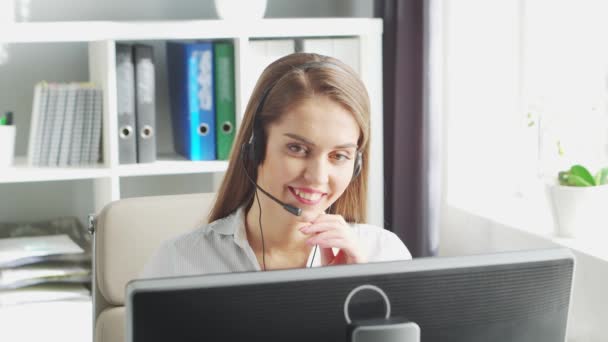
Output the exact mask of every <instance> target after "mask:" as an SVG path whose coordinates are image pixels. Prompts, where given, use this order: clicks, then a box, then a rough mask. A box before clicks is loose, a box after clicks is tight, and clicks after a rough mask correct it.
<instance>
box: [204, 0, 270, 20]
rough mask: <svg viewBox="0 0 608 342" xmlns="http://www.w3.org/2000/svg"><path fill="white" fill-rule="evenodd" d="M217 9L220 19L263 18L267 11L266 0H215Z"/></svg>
mask: <svg viewBox="0 0 608 342" xmlns="http://www.w3.org/2000/svg"><path fill="white" fill-rule="evenodd" d="M214 2H215V11H216V12H217V16H218V17H219V18H220V19H225V20H252V19H261V18H263V17H264V12H266V0H215V1H214Z"/></svg>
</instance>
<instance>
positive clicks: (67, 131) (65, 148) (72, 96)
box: [58, 83, 78, 167]
mask: <svg viewBox="0 0 608 342" xmlns="http://www.w3.org/2000/svg"><path fill="white" fill-rule="evenodd" d="M77 90H78V84H77V83H70V84H69V85H68V86H67V101H66V106H65V118H64V121H63V128H62V130H61V131H62V133H61V144H60V148H59V161H58V165H59V166H60V167H66V166H68V165H69V160H70V148H71V144H72V135H73V133H74V115H75V112H76V99H77V95H78V92H77Z"/></svg>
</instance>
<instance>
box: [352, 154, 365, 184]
mask: <svg viewBox="0 0 608 342" xmlns="http://www.w3.org/2000/svg"><path fill="white" fill-rule="evenodd" d="M361 168H363V155H362V154H361V152H360V151H357V156H356V157H355V168H354V170H353V178H357V176H359V174H360V173H361Z"/></svg>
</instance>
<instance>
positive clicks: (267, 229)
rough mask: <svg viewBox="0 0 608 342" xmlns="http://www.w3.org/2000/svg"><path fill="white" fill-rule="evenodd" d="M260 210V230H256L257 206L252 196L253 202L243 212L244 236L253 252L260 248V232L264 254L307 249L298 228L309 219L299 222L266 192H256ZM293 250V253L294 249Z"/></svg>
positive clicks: (259, 250) (256, 201) (289, 252)
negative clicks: (244, 214) (245, 230)
mask: <svg viewBox="0 0 608 342" xmlns="http://www.w3.org/2000/svg"><path fill="white" fill-rule="evenodd" d="M258 198H259V201H260V206H261V208H262V212H261V215H262V217H261V223H262V231H260V216H259V215H260V207H259V206H258V199H257V198H255V197H254V200H253V204H252V205H251V208H249V210H248V211H247V214H246V227H247V239H248V240H249V244H250V245H251V247H252V249H253V250H254V252H256V253H258V252H259V253H261V252H262V232H263V237H264V250H265V252H266V256H267V257H268V256H269V255H272V254H288V255H292V254H294V252H296V251H299V252H305V251H308V250H310V246H308V245H306V239H307V238H308V237H307V236H306V235H304V234H302V233H301V232H300V231H299V228H301V227H303V226H306V225H307V224H309V223H306V222H299V221H298V220H297V218H296V216H294V215H292V214H290V213H289V212H287V211H286V210H285V209H283V208H282V207H281V206H280V205H279V204H278V203H275V202H274V201H272V200H271V199H270V198H268V197H267V196H266V195H264V194H262V193H261V192H258ZM296 254H297V253H296Z"/></svg>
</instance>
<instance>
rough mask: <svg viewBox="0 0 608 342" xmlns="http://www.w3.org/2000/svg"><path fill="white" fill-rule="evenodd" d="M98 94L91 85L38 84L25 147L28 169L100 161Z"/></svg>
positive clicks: (100, 100)
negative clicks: (27, 141)
mask: <svg viewBox="0 0 608 342" xmlns="http://www.w3.org/2000/svg"><path fill="white" fill-rule="evenodd" d="M101 121H102V91H101V89H98V88H96V87H95V86H94V85H93V84H91V83H47V82H44V81H43V82H39V83H38V84H36V86H35V88H34V103H33V105H32V123H31V125H30V137H29V145H28V164H29V165H31V166H60V167H66V166H81V165H91V164H96V163H97V162H98V161H99V159H100V155H101V152H100V149H101V124H102V122H101Z"/></svg>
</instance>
